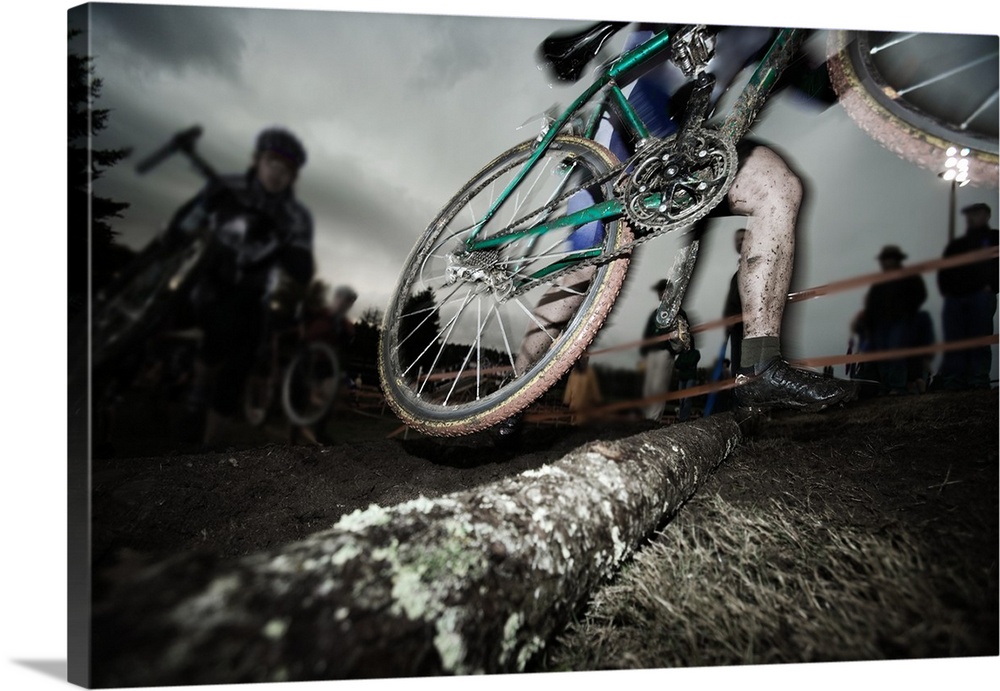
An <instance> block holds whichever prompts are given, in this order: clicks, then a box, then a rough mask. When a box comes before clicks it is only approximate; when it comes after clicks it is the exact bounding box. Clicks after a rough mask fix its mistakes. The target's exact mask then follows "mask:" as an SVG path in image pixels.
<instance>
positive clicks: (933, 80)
mask: <svg viewBox="0 0 1000 691" xmlns="http://www.w3.org/2000/svg"><path fill="white" fill-rule="evenodd" d="M996 56H997V53H996V52H993V53H989V54H987V55H983V56H981V57H978V58H976V59H975V60H970V61H969V62H967V63H965V64H964V65H959V66H958V67H953V68H951V69H950V70H946V71H944V72H942V73H941V74H939V75H937V76H935V77H930V78H928V79H925V80H924V81H922V82H919V83H917V84H914V85H913V86H908V87H906V88H905V89H901V90H899V91H897V92H896V93H897V94H899V95H900V96H905V95H906V94H908V93H910V92H911V91H916V90H917V89H922V88H924V87H925V86H930V85H931V84H936V83H937V82H939V81H941V80H942V79H947V78H948V77H951V76H953V75H956V74H958V73H959V72H962V71H963V70H967V69H969V68H970V67H975V66H976V65H978V64H980V63H983V62H986V61H987V60H989V59H991V58H995V57H996Z"/></svg>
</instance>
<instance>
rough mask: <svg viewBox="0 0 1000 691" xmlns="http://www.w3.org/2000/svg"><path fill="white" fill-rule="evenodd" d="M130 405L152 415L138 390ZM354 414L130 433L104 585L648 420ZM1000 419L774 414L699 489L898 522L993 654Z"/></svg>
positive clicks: (458, 483)
mask: <svg viewBox="0 0 1000 691" xmlns="http://www.w3.org/2000/svg"><path fill="white" fill-rule="evenodd" d="M146 412H148V411H146ZM132 413H133V414H134V415H135V416H136V419H142V417H143V415H144V408H143V404H137V405H136V406H134V407H133V408H132ZM344 420H345V422H344V425H343V426H342V427H340V428H335V429H334V430H333V431H334V432H335V436H336V437H337V438H338V439H339V440H341V443H339V444H337V445H335V446H332V447H326V448H315V447H306V446H289V445H287V444H285V443H282V442H279V441H276V440H274V434H273V433H272V435H271V437H270V441H269V437H268V435H267V434H263V433H261V434H258V436H256V437H247V439H246V443H247V446H245V447H244V448H238V449H232V450H228V451H225V452H221V453H210V454H202V455H186V454H182V453H176V452H174V453H169V452H168V453H166V454H165V453H163V452H162V450H163V449H164V448H165V447H167V446H168V443H167V442H165V441H164V440H163V439H162V438H159V439H157V438H156V435H152V436H148V435H147V436H146V437H144V438H139V437H138V436H136V437H134V438H132V439H129V438H127V436H126V437H123V438H122V439H121V442H120V450H121V451H122V452H125V451H127V450H132V451H134V452H135V455H136V456H139V454H140V453H142V452H143V451H144V450H145V451H146V452H157V451H158V453H157V455H152V456H145V457H133V458H114V459H109V460H95V461H94V464H93V524H94V535H93V549H94V562H95V570H96V572H97V575H98V579H97V582H96V583H95V595H96V597H97V599H98V600H100V598H101V597H102V595H103V593H104V588H103V587H102V584H103V583H104V577H105V576H107V575H108V574H116V575H123V574H126V573H127V572H128V570H129V569H130V568H132V567H133V566H136V565H138V564H142V563H148V562H149V561H155V560H158V559H160V558H163V557H165V556H168V555H170V554H173V553H175V552H177V551H181V550H207V551H209V552H214V553H216V554H219V555H221V556H227V557H228V556H237V555H243V554H249V553H253V552H256V551H259V550H261V549H264V548H267V547H271V546H275V545H278V544H282V543H285V542H288V541H291V540H294V539H296V538H300V537H302V536H304V535H307V534H309V533H312V532H315V531H317V530H320V529H322V528H326V527H329V526H330V525H331V524H333V523H334V522H335V521H336V520H337V519H338V518H339V517H340V516H341V515H342V514H344V513H346V512H350V511H352V510H354V509H356V508H363V507H365V506H367V505H368V504H370V503H378V504H382V505H387V504H393V503H397V502H400V501H403V500H406V499H411V498H414V497H416V496H418V495H421V494H422V495H425V496H434V495H438V494H444V493H447V492H451V491H454V490H458V489H463V488H468V487H472V486H476V485H479V484H482V483H485V482H489V481H492V480H494V479H497V478H500V477H503V476H506V475H510V474H514V473H518V472H521V471H523V470H526V469H528V468H532V467H537V466H540V465H542V464H544V463H546V462H548V461H550V460H553V459H555V458H557V457H559V456H561V455H562V454H564V453H565V452H566V451H568V450H569V449H572V448H574V447H576V446H578V445H580V444H582V443H584V442H585V441H590V440H593V439H595V438H599V437H604V438H609V437H611V436H621V435H625V434H630V433H634V432H637V431H640V430H641V429H644V428H645V425H644V424H629V425H625V424H618V425H615V426H603V427H598V428H594V427H590V428H577V429H574V428H553V427H537V428H533V429H529V430H528V431H527V434H526V435H525V438H524V441H523V443H522V445H521V446H520V448H519V449H518V450H509V451H501V450H497V449H494V448H493V447H492V446H491V444H490V443H489V440H488V439H487V438H485V437H482V436H480V437H471V438H467V439H459V440H455V441H449V442H446V443H442V442H440V441H438V440H430V439H426V438H424V439H415V438H414V439H409V440H405V439H402V438H396V439H386V438H385V435H386V434H387V433H388V432H389V431H391V430H392V429H393V428H394V427H395V426H396V424H395V423H394V421H389V420H386V421H383V422H380V421H375V420H370V419H367V418H360V417H357V418H344ZM997 420H998V407H997V394H996V392H995V391H992V392H977V393H966V394H930V395H925V396H914V397H901V398H896V399H876V400H870V401H864V402H860V403H857V404H855V405H853V406H851V407H849V408H846V409H842V410H835V411H830V412H827V413H824V414H822V415H787V416H781V417H775V418H774V419H771V420H768V421H764V422H763V423H762V424H761V425H760V428H759V429H758V430H757V432H756V434H755V436H754V437H753V438H751V439H750V440H749V441H748V442H746V443H745V444H744V445H743V446H742V447H741V448H740V449H738V450H737V451H736V452H735V453H734V454H733V456H732V457H731V458H730V459H729V460H728V461H727V462H725V463H724V464H723V465H722V467H721V468H719V470H718V471H717V472H716V473H715V475H714V476H713V477H712V478H710V479H709V480H708V482H707V483H706V485H705V486H704V487H703V489H702V491H701V492H700V493H699V496H708V495H718V496H720V497H722V498H723V499H725V500H726V501H728V502H732V503H735V504H737V505H741V506H754V505H756V504H760V503H764V502H767V501H769V500H770V499H776V500H779V501H781V502H785V503H786V504H788V505H790V506H794V507H795V508H796V509H797V510H800V511H804V512H812V513H815V514H823V515H832V516H836V517H838V520H839V521H842V524H843V525H844V526H850V528H851V529H852V530H861V531H865V532H869V533H871V534H879V533H883V532H885V531H886V530H887V529H896V528H900V527H901V528H902V529H904V530H906V531H907V532H908V533H909V534H912V535H913V536H914V537H915V539H916V540H918V541H919V542H920V544H921V546H922V548H923V549H924V552H925V553H927V554H931V555H934V558H935V559H936V560H938V563H939V564H941V565H945V566H947V567H949V568H952V569H957V570H959V571H960V572H961V573H963V574H965V575H966V576H968V580H969V581H970V582H971V583H973V584H974V592H972V593H963V594H961V596H959V594H957V593H952V594H949V593H944V596H945V597H946V598H947V597H948V596H949V595H950V596H951V600H952V601H953V607H954V608H955V609H956V611H960V612H961V613H962V616H963V617H966V618H967V620H968V626H969V627H971V629H972V630H973V632H974V637H975V639H976V640H978V641H979V643H980V644H979V645H977V646H976V649H975V650H968V649H966V650H960V651H958V652H953V653H950V654H965V655H968V654H984V653H989V652H990V651H992V653H993V654H996V652H997V619H996V612H997V543H998V528H997V526H998V518H997V516H998V501H997V495H998V491H997V487H998V482H997V462H998V455H997ZM120 422H121V421H120ZM126 422H127V421H126ZM131 429H132V430H133V431H136V433H137V434H138V432H139V431H140V430H137V429H136V428H135V427H132V428H131ZM682 513H683V512H682ZM911 654H919V651H917V650H916V649H914V650H913V651H912V652H911ZM886 656H900V657H907V656H908V654H907V651H906V650H902V651H900V650H896V651H894V652H891V653H886ZM539 664H541V665H542V667H543V668H545V665H546V664H547V663H546V662H545V661H541V662H539ZM580 664H581V666H583V665H584V664H586V663H580ZM598 666H600V665H598Z"/></svg>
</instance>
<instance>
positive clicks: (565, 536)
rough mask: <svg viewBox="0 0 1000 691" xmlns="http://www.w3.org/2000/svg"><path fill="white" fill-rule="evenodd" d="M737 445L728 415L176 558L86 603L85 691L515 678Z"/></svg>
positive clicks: (736, 429)
mask: <svg viewBox="0 0 1000 691" xmlns="http://www.w3.org/2000/svg"><path fill="white" fill-rule="evenodd" d="M740 437H741V434H740V428H739V425H738V424H737V422H736V421H735V419H734V418H733V417H732V416H731V415H729V414H726V415H716V416H712V417H709V418H706V419H702V420H697V421H694V422H691V423H687V424H684V425H674V426H671V427H663V428H659V429H656V430H652V431H649V432H645V433H642V434H639V435H635V436H633V437H628V438H626V439H621V440H617V441H613V442H596V443H591V444H588V445H586V446H584V447H581V448H579V449H576V450H574V451H572V452H570V453H569V454H567V455H566V456H564V457H563V458H561V459H560V460H559V461H557V462H555V463H552V464H550V465H547V466H543V467H542V468H538V469H535V470H530V471H527V472H524V473H522V474H520V475H518V476H514V477H511V478H507V479H505V480H502V481H499V482H496V483H494V484H491V485H486V486H483V487H480V488H476V489H474V490H470V491H465V492H461V493H456V494H452V495H448V496H444V497H440V498H437V499H426V498H418V499H416V500H413V501H409V502H406V503H404V504H400V505H397V506H393V507H389V508H383V507H379V506H375V505H372V506H371V507H369V508H368V509H367V510H364V511H355V512H354V513H352V514H348V515H346V516H344V517H342V518H341V519H340V521H339V522H337V523H336V524H335V525H334V526H333V527H332V528H331V529H329V530H326V531H323V532H319V533H316V534H314V535H311V536H310V537H308V538H306V539H304V540H302V541H300V542H296V543H293V544H290V545H287V546H285V547H282V548H280V549H276V550H273V551H269V552H265V553H261V554H258V555H254V556H251V557H246V558H242V559H239V560H233V561H222V560H219V559H218V558H215V557H212V556H210V555H199V554H188V555H180V556H178V557H175V558H172V559H170V560H168V561H166V562H163V563H161V564H158V565H155V566H152V567H149V568H146V569H144V570H143V571H142V572H141V573H139V574H138V575H136V576H134V577H132V578H129V579H128V581H127V582H124V583H119V584H118V585H116V586H115V587H114V588H113V589H112V590H111V592H110V593H109V595H108V596H107V597H106V598H105V601H104V602H103V603H101V604H99V605H98V606H97V607H95V610H94V626H93V637H94V638H93V646H92V658H91V659H92V672H93V675H92V681H93V682H94V683H95V684H96V685H97V686H136V685H179V684H194V683H198V684H203V683H234V682H247V681H261V682H262V681H286V680H310V679H334V678H349V677H388V676H413V675H427V674H439V673H456V674H467V673H483V672H487V673H490V672H510V671H518V670H523V669H524V667H525V665H526V664H527V662H528V661H529V660H530V659H531V658H532V656H533V655H534V654H535V653H537V652H538V651H539V650H540V649H541V648H542V647H543V646H544V645H545V642H546V641H547V640H548V639H549V638H550V636H551V635H552V634H553V633H554V632H555V631H557V630H558V629H559V627H561V626H563V625H564V624H565V623H566V622H567V620H568V618H569V616H570V614H571V613H572V612H573V610H574V609H575V608H577V607H578V606H579V605H580V604H581V603H582V602H583V601H584V599H585V597H586V596H587V594H588V593H589V592H590V591H591V590H592V589H593V587H594V586H596V585H598V584H599V583H600V582H601V581H603V580H605V579H607V578H608V577H609V576H611V575H612V573H613V572H614V570H615V569H616V568H617V567H618V566H619V565H620V564H621V562H622V561H623V560H624V559H625V558H626V557H628V556H629V555H630V553H631V552H632V551H633V550H634V549H635V548H636V547H638V546H639V545H640V544H641V543H642V541H643V540H644V539H646V538H647V537H648V536H649V535H650V533H651V532H652V531H654V530H655V529H656V528H657V527H660V526H661V525H662V524H663V523H664V522H665V520H666V519H667V518H668V517H669V516H670V515H671V514H673V513H674V512H675V511H676V510H677V509H678V508H679V507H680V506H681V505H682V504H683V503H684V502H685V501H686V500H687V499H688V498H689V497H690V496H691V495H692V494H693V493H694V491H695V489H696V488H697V487H698V485H699V484H700V483H701V482H702V481H703V480H704V479H705V478H706V477H707V476H708V475H709V474H710V473H711V471H712V470H713V469H714V468H715V467H716V466H717V465H718V464H719V463H720V462H721V461H722V460H723V459H724V458H725V457H726V456H727V455H728V454H729V453H730V451H731V450H732V449H733V448H734V447H735V445H736V444H737V443H738V441H739V439H740Z"/></svg>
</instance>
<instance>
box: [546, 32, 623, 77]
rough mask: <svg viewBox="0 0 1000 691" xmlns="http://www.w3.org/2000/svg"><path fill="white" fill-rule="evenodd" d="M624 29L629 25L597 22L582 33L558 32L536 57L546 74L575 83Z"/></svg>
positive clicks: (547, 40)
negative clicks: (613, 37) (609, 41)
mask: <svg viewBox="0 0 1000 691" xmlns="http://www.w3.org/2000/svg"><path fill="white" fill-rule="evenodd" d="M627 25H628V22H598V23H597V24H594V25H592V26H589V27H587V28H586V29H583V30H581V31H575V32H572V33H566V32H562V31H558V32H556V33H554V34H552V35H551V36H549V37H548V38H546V39H545V40H544V41H542V45H540V46H539V47H538V57H539V59H540V60H541V61H542V66H543V67H544V68H545V70H546V72H548V73H549V74H550V75H551V76H553V77H555V78H556V79H558V80H559V81H561V82H575V81H578V80H579V79H580V77H582V76H583V70H584V69H585V68H586V67H587V63H589V62H590V61H591V60H593V59H594V58H595V57H597V53H598V52H599V51H600V50H601V46H603V45H604V43H605V42H606V41H607V40H608V39H609V38H611V37H612V36H614V35H615V33H617V32H618V31H619V30H620V29H621V28H622V27H624V26H627Z"/></svg>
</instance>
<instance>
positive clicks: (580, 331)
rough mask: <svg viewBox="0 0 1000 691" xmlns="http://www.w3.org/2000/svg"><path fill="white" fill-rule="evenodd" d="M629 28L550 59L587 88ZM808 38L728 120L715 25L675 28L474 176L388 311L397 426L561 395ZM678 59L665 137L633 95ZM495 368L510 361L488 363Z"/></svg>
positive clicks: (700, 202) (793, 39)
mask: <svg viewBox="0 0 1000 691" xmlns="http://www.w3.org/2000/svg"><path fill="white" fill-rule="evenodd" d="M622 26H624V24H622V23H602V24H597V25H595V26H593V27H590V28H588V29H586V30H584V31H582V32H580V33H578V34H574V35H570V36H562V37H550V39H548V40H547V41H546V43H545V44H543V51H544V52H545V56H546V58H547V59H548V60H549V61H550V62H551V65H552V67H553V69H554V71H555V72H556V73H557V74H558V75H559V76H560V77H562V78H566V79H569V80H575V79H578V78H579V77H580V76H581V75H582V73H583V71H584V68H585V66H586V65H587V63H588V62H589V61H590V60H592V59H593V58H594V57H595V56H596V55H597V53H598V51H599V50H600V48H601V47H602V46H603V45H604V44H605V43H606V41H607V39H608V38H609V37H610V36H611V35H612V34H613V33H614V32H615V31H617V30H618V29H620V28H621V27H622ZM804 34H805V32H804V31H803V30H800V29H779V30H778V31H777V34H776V36H775V37H774V39H773V41H772V42H771V44H770V46H769V48H768V49H767V52H766V53H765V55H764V57H763V59H762V60H761V61H760V63H759V64H758V66H757V68H756V70H755V71H754V72H753V74H752V76H751V77H750V79H749V81H748V82H747V83H746V85H745V86H744V87H743V89H742V91H740V93H739V94H738V96H737V97H736V100H735V103H734V105H733V107H732V108H731V110H730V111H729V113H728V114H726V115H725V116H723V117H721V118H716V119H714V120H713V119H711V115H712V114H711V113H710V112H709V103H710V101H709V97H710V94H711V90H712V87H713V85H714V79H713V77H712V76H711V75H710V74H708V73H707V72H706V71H705V65H706V63H707V60H708V58H709V57H710V55H711V53H712V45H711V40H712V39H711V37H710V36H709V35H708V34H707V32H706V30H705V27H704V26H695V27H684V28H683V29H681V30H680V31H679V32H677V33H676V35H673V34H672V33H671V32H668V31H662V32H660V33H658V34H656V35H654V36H653V37H652V38H650V39H649V40H647V41H646V42H644V43H642V44H641V45H639V46H637V47H635V48H634V49H632V50H630V51H627V52H625V53H623V54H622V55H620V56H619V57H617V58H616V59H614V60H613V61H611V62H610V63H609V64H605V65H603V66H601V67H600V68H599V69H598V70H597V74H596V77H595V79H594V80H593V82H592V83H591V84H590V86H589V87H587V88H586V89H585V90H584V91H583V93H582V94H580V95H579V96H578V97H577V98H576V100H574V101H573V103H572V104H571V105H570V106H569V107H568V108H567V109H566V110H564V111H563V112H562V113H561V114H559V115H558V116H556V117H554V118H551V119H548V120H546V122H545V124H544V125H543V129H542V132H541V133H540V134H539V135H538V136H537V137H536V138H534V139H532V140H529V141H526V142H523V143H521V144H518V145H516V146H514V147H513V148H511V149H509V150H508V151H506V152H504V153H502V154H500V155H499V156H498V157H497V158H496V159H494V160H493V161H492V162H490V163H488V164H487V165H486V166H485V167H484V168H483V169H481V170H480V171H479V172H478V173H477V174H476V175H475V176H473V177H472V179H471V180H469V182H468V183H466V185H465V186H464V187H462V188H461V190H459V192H458V193H457V194H456V195H455V196H454V197H453V198H452V200H451V201H449V202H448V203H447V204H446V205H445V206H444V208H443V209H442V210H441V211H440V212H439V214H438V215H437V216H436V217H435V218H434V219H433V220H432V221H431V223H430V224H429V225H428V227H427V229H426V230H425V231H424V233H423V235H422V236H421V237H420V239H419V240H418V241H417V243H416V244H415V246H414V248H413V249H412V251H411V252H410V255H409V256H408V258H407V260H406V262H405V264H404V267H403V269H402V271H401V273H400V278H399V281H398V284H397V286H396V289H395V291H394V293H393V296H392V298H391V300H390V302H389V305H388V307H387V309H386V311H385V319H384V322H383V328H382V336H381V339H380V343H379V375H380V378H381V382H382V388H383V392H384V394H385V398H386V401H387V402H388V403H389V405H390V407H391V408H392V409H393V411H394V412H395V413H396V415H397V416H398V417H399V418H400V419H401V420H402V421H403V422H404V423H405V424H407V425H409V426H410V427H412V428H414V429H416V430H418V431H421V432H424V433H427V434H430V435H439V436H455V435H462V434H469V433H473V432H476V431H480V430H484V429H488V428H490V427H493V426H495V425H497V424H499V423H501V422H503V421H504V420H506V419H508V418H510V417H511V416H513V415H515V414H518V413H520V412H521V411H523V410H524V409H525V408H527V407H528V406H529V405H531V403H533V402H534V401H535V400H537V399H538V398H539V397H540V396H541V395H542V394H544V393H545V391H546V390H548V389H549V388H550V387H551V386H553V385H554V384H555V383H556V382H557V381H558V380H559V379H560V378H561V377H562V376H563V375H564V374H565V373H566V371H568V369H569V368H570V367H571V366H572V365H573V363H574V362H575V361H576V360H577V359H578V358H579V356H580V355H582V354H583V352H584V351H585V349H586V348H587V347H588V346H589V344H590V342H591V341H592V340H593V338H594V337H595V336H596V334H597V332H598V330H599V329H600V328H601V326H602V325H603V323H604V321H605V319H606V317H607V315H608V313H609V311H610V310H611V308H612V306H613V305H614V302H615V300H616V298H617V296H618V293H619V291H620V289H621V286H622V282H623V281H624V278H625V275H626V272H627V269H628V265H629V260H630V257H631V254H632V252H633V251H634V250H635V249H636V248H637V247H639V246H640V245H642V244H644V243H645V242H647V241H649V240H651V239H652V238H655V237H659V236H661V235H664V234H665V233H668V232H671V231H676V230H680V229H683V228H688V227H690V226H691V225H692V224H694V223H695V222H697V221H698V220H700V219H702V218H704V217H705V216H707V215H708V214H709V213H710V212H711V211H712V210H713V208H714V207H715V206H717V205H718V204H719V203H720V202H721V201H722V200H723V199H724V198H725V195H726V193H727V191H728V190H729V187H730V185H731V184H732V182H733V179H734V177H735V172H736V167H737V154H736V145H737V143H738V142H740V140H742V138H743V137H744V135H745V134H746V133H747V131H748V129H749V127H750V125H751V123H753V121H754V120H755V118H756V116H757V114H758V113H759V112H760V109H761V108H762V107H763V105H764V104H765V103H766V101H767V99H768V97H769V95H770V93H771V91H772V89H773V88H774V86H775V83H776V82H777V81H778V79H779V77H780V76H781V74H782V72H783V70H784V69H785V68H786V67H787V66H788V64H789V62H790V60H791V58H792V56H793V55H794V54H795V52H796V50H797V48H798V46H799V45H800V43H801V42H802V40H803V38H804ZM667 51H669V55H670V59H671V60H672V61H673V62H674V64H675V65H677V66H678V67H680V68H681V70H682V71H683V72H684V73H685V75H687V76H688V77H689V79H690V80H691V84H692V92H691V95H690V97H689V99H688V105H687V108H686V111H685V112H684V113H683V115H682V117H681V118H679V128H678V130H677V132H676V133H675V134H673V135H670V136H668V137H666V138H662V139H660V138H654V137H652V136H651V135H650V132H649V128H648V127H647V125H646V124H645V123H644V122H643V120H642V119H641V117H640V116H639V114H638V113H637V112H636V110H635V109H634V108H633V107H632V106H631V105H630V104H629V102H628V99H627V98H626V96H625V94H624V93H623V91H622V88H621V85H622V84H626V83H627V82H630V81H632V80H634V79H636V78H638V76H639V75H640V74H641V73H642V71H643V69H644V68H645V69H648V68H649V67H650V66H651V65H652V64H653V63H654V62H655V61H656V60H657V59H658V58H660V57H662V56H663V55H664V53H665V52H667ZM845 64H849V65H852V66H855V67H856V63H854V62H847V63H845ZM862 64H863V63H862ZM845 88H853V85H852V86H850V87H845ZM587 109H589V112H586V110H587ZM606 113H609V114H611V115H613V116H615V117H617V121H618V122H619V124H620V125H621V127H622V128H623V130H624V131H626V132H627V133H628V136H631V137H632V138H633V140H634V141H636V142H637V146H636V153H635V154H634V155H633V156H632V157H630V158H629V159H628V160H626V161H623V162H620V161H618V160H617V159H616V158H615V157H614V156H613V155H612V154H611V152H610V151H608V150H607V149H605V148H604V147H603V146H600V145H598V144H597V143H595V142H594V141H593V140H594V138H595V136H596V133H597V130H598V127H599V125H600V123H601V120H602V118H603V117H604V116H605V114H606ZM581 123H582V124H581ZM987 143H988V142H987ZM992 147H993V150H992V153H990V152H989V151H986V152H982V151H979V152H977V160H978V159H979V158H981V159H982V160H983V161H985V162H986V163H987V164H989V163H990V162H992V165H993V167H994V169H995V167H996V146H995V137H994V140H993V144H992ZM982 148H988V147H982V146H981V147H980V149H982ZM943 150H947V149H943ZM980 153H981V154H982V155H981V156H980V155H979V154H980ZM991 156H992V158H991ZM697 252H698V242H697V240H693V241H691V242H689V243H688V244H687V245H685V246H683V247H682V248H681V249H680V250H679V252H678V254H677V256H676V258H675V261H674V264H673V267H672V268H671V270H670V281H671V285H672V290H668V291H667V293H665V294H664V296H663V301H662V303H661V307H660V312H659V314H658V319H657V321H658V325H659V326H660V327H661V328H662V329H663V330H665V331H667V330H669V329H671V328H673V329H675V330H677V331H682V330H683V326H684V325H683V324H678V322H677V320H676V315H677V311H678V310H679V308H680V304H681V301H682V299H683V295H684V291H685V290H686V288H687V283H688V280H689V279H690V276H691V272H692V270H693V267H694V265H695V262H696V260H697ZM559 296H563V297H559ZM556 300H573V301H575V302H576V303H577V304H576V307H575V308H574V310H573V312H572V314H571V316H569V318H567V319H564V320H562V322H561V323H556V324H550V325H548V326H547V325H546V324H544V323H543V320H542V319H541V318H540V317H539V313H540V311H542V310H544V306H545V304H548V303H547V302H544V301H549V302H554V301H556ZM532 306H534V307H532ZM521 334H525V340H524V341H522V342H521V347H520V348H518V345H517V344H518V342H517V341H516V340H515V339H517V338H519V337H520V336H521ZM529 340H531V341H532V342H531V343H529ZM512 344H513V345H512ZM525 344H527V345H525ZM515 352H516V355H515ZM526 352H527V353H529V355H528V356H525V353H526ZM484 359H490V360H493V361H496V360H499V361H501V362H503V365H502V366H491V367H489V368H486V367H483V366H482V364H481V363H482V362H483V361H484Z"/></svg>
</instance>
